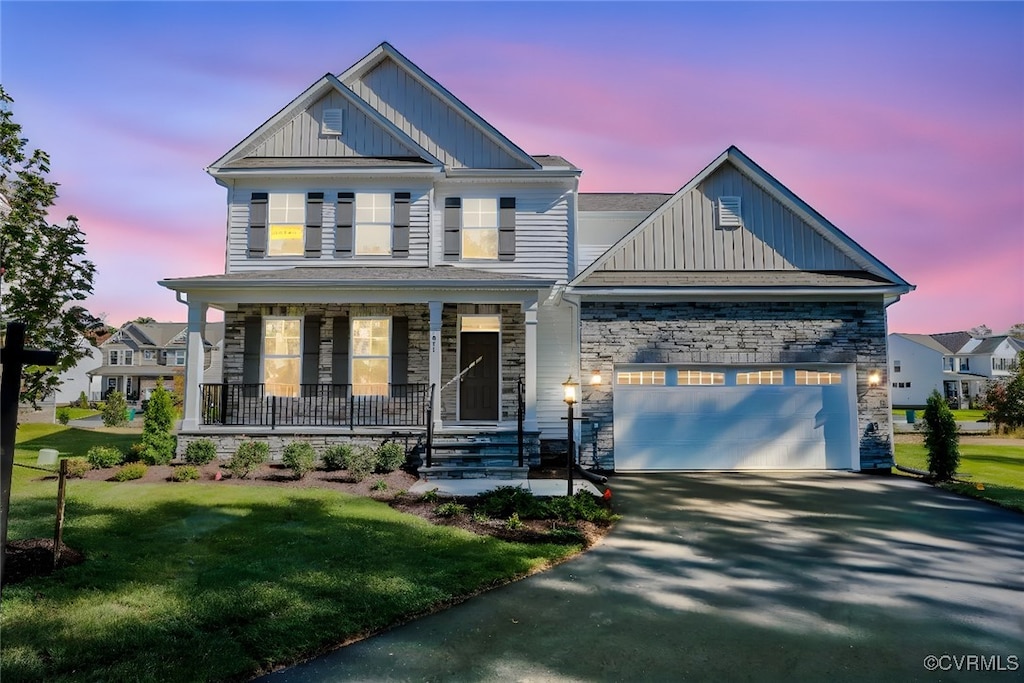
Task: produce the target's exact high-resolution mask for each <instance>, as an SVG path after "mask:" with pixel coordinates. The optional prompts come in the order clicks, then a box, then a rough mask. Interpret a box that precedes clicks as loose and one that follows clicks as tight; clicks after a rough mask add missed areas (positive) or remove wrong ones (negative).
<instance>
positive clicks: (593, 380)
mask: <svg viewBox="0 0 1024 683" xmlns="http://www.w3.org/2000/svg"><path fill="white" fill-rule="evenodd" d="M600 383H601V371H600V370H594V374H592V375H591V376H590V386H592V387H596V386H597V385H598V384H600Z"/></svg>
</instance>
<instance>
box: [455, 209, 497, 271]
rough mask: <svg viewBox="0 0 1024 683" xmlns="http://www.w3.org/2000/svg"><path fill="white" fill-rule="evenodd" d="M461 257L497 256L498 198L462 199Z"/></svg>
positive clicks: (488, 258)
mask: <svg viewBox="0 0 1024 683" xmlns="http://www.w3.org/2000/svg"><path fill="white" fill-rule="evenodd" d="M462 258H464V259H487V260H496V259H497V258H498V200H497V199H495V198H493V197H491V198H483V199H480V198H476V199H473V198H466V199H463V200H462Z"/></svg>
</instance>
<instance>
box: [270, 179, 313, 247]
mask: <svg viewBox="0 0 1024 683" xmlns="http://www.w3.org/2000/svg"><path fill="white" fill-rule="evenodd" d="M267 220H268V223H269V226H268V234H267V255H268V256H302V255H303V254H304V253H305V223H306V195H305V194H303V193H301V192H287V193H285V192H275V193H272V194H270V196H269V199H268V206H267Z"/></svg>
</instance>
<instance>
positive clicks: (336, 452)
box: [321, 443, 352, 472]
mask: <svg viewBox="0 0 1024 683" xmlns="http://www.w3.org/2000/svg"><path fill="white" fill-rule="evenodd" d="M351 453H352V447H351V446H349V445H348V444H347V443H339V444H335V445H333V446H329V447H328V448H327V450H326V451H324V454H323V457H322V458H321V460H322V461H323V463H324V469H325V470H329V471H331V472H333V471H335V470H343V469H345V461H346V459H347V458H350V457H352V456H351Z"/></svg>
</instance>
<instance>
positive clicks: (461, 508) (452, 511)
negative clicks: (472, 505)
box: [434, 500, 469, 517]
mask: <svg viewBox="0 0 1024 683" xmlns="http://www.w3.org/2000/svg"><path fill="white" fill-rule="evenodd" d="M467 512H469V508H467V507H466V506H465V505H463V504H462V503H457V502H455V501H454V500H450V501H448V502H447V503H441V504H440V505H438V506H437V507H436V508H434V514H435V515H437V516H438V517H458V516H459V515H464V514H466V513H467Z"/></svg>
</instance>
